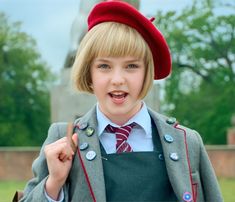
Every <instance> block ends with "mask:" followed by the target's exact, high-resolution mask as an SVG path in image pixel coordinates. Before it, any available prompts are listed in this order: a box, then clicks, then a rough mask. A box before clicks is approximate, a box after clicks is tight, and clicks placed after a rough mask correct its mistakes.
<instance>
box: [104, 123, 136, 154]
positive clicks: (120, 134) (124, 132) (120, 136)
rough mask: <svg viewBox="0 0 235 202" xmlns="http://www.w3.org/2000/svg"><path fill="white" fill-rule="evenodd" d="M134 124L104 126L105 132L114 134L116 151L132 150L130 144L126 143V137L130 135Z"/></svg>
mask: <svg viewBox="0 0 235 202" xmlns="http://www.w3.org/2000/svg"><path fill="white" fill-rule="evenodd" d="M134 126H135V123H132V124H129V125H126V126H122V127H113V126H111V125H108V126H107V127H106V130H107V132H110V133H115V134H116V140H117V143H116V152H117V153H123V152H132V151H133V150H132V148H131V146H130V145H129V144H128V142H127V139H128V137H129V135H130V132H131V130H132V128H133V127H134Z"/></svg>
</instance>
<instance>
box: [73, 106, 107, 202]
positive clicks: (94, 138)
mask: <svg viewBox="0 0 235 202" xmlns="http://www.w3.org/2000/svg"><path fill="white" fill-rule="evenodd" d="M77 125H78V126H79V127H80V129H78V131H77V133H78V141H79V145H80V146H78V147H80V148H78V150H79V151H78V154H79V158H80V162H81V163H82V167H83V171H84V174H85V177H86V182H87V184H88V188H89V190H90V192H91V195H92V198H93V201H106V193H105V182H104V173H103V164H102V158H101V151H100V143H99V138H98V135H97V134H96V131H97V120H96V109H95V107H94V108H93V109H92V110H90V111H89V112H88V113H87V114H86V115H85V116H84V117H82V119H81V120H79V122H78V124H77ZM87 143H88V145H89V146H88V148H85V149H84V148H83V146H82V145H84V144H87Z"/></svg>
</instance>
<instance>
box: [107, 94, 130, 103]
mask: <svg viewBox="0 0 235 202" xmlns="http://www.w3.org/2000/svg"><path fill="white" fill-rule="evenodd" d="M127 95H128V93H126V92H111V93H109V96H110V97H111V99H112V101H113V103H115V104H119V105H120V104H123V103H124V102H125V100H126V97H127Z"/></svg>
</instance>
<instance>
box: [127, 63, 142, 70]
mask: <svg viewBox="0 0 235 202" xmlns="http://www.w3.org/2000/svg"><path fill="white" fill-rule="evenodd" d="M138 67H139V66H138V65H136V64H129V65H128V66H127V68H128V69H136V68H138Z"/></svg>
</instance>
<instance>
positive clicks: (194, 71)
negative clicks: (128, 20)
mask: <svg viewBox="0 0 235 202" xmlns="http://www.w3.org/2000/svg"><path fill="white" fill-rule="evenodd" d="M212 2H213V1H194V3H193V4H192V6H190V7H187V8H185V9H183V11H182V12H180V13H176V12H167V13H165V14H163V13H161V12H159V13H157V16H156V19H157V20H158V21H157V24H158V26H159V25H160V29H161V30H162V31H163V33H164V35H165V36H166V39H167V41H168V44H169V46H170V49H171V53H172V60H173V62H172V63H173V71H172V75H171V77H170V78H169V79H167V81H166V83H165V89H166V94H165V102H166V103H167V112H168V113H169V114H171V115H174V116H176V117H177V118H178V120H179V122H180V123H181V124H184V125H186V126H189V127H191V128H194V129H196V130H197V131H199V132H200V133H201V135H202V136H203V139H204V141H205V143H207V144H224V143H226V131H227V128H228V127H229V126H230V119H231V116H232V114H234V113H235V38H234V37H235V15H234V12H233V13H232V12H230V13H227V14H223V15H221V14H217V12H216V9H218V8H221V6H222V5H221V3H217V4H215V3H212ZM224 9H226V8H224Z"/></svg>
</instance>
